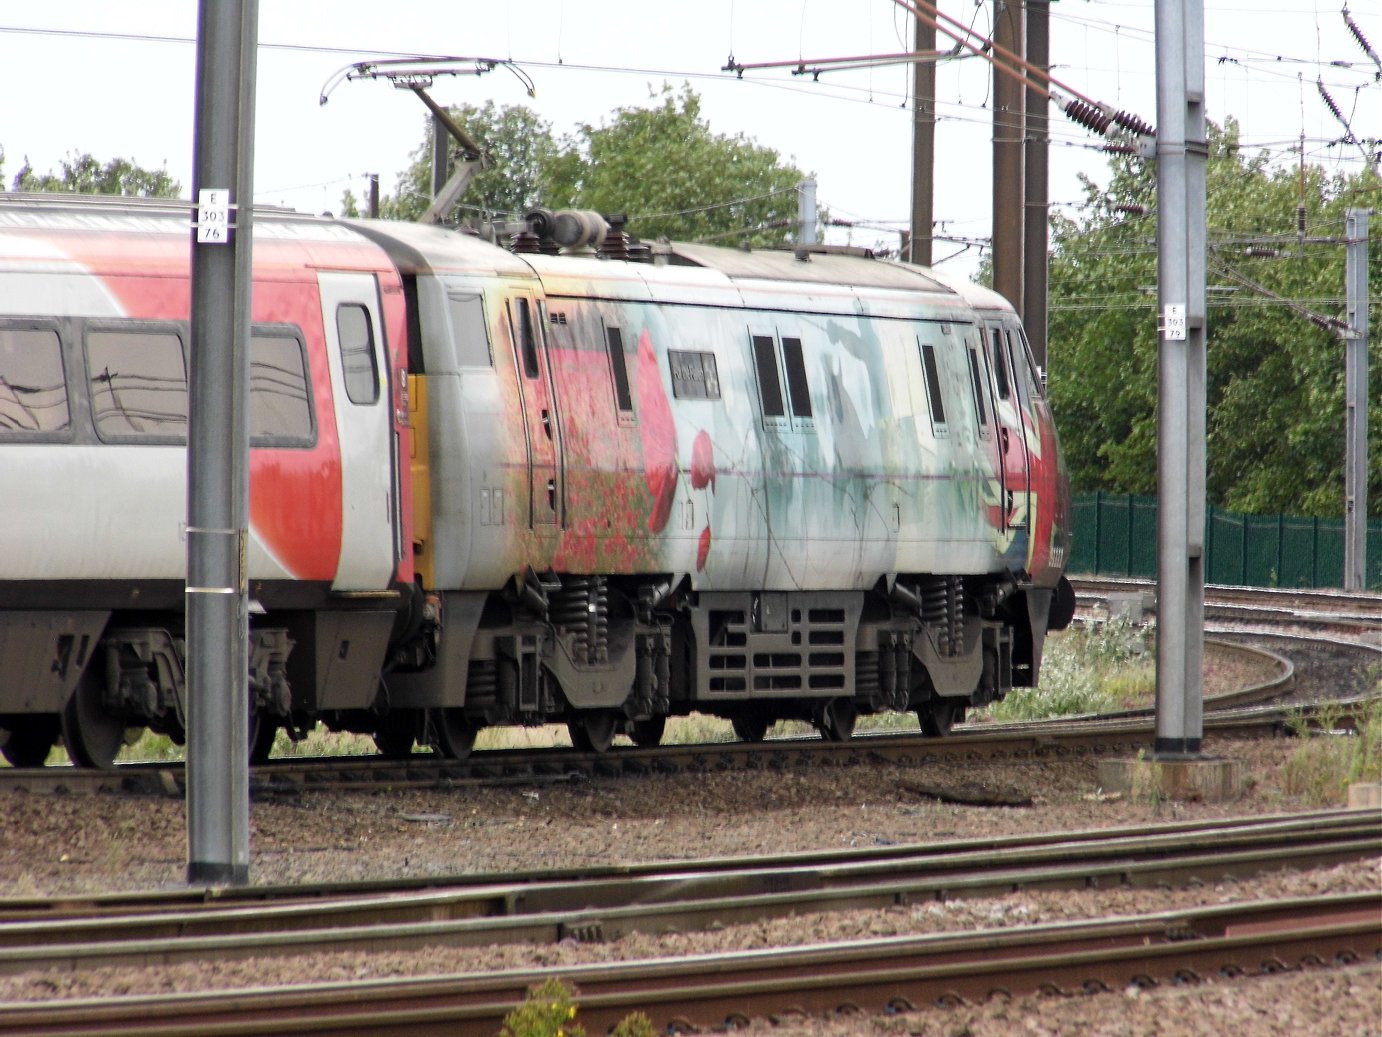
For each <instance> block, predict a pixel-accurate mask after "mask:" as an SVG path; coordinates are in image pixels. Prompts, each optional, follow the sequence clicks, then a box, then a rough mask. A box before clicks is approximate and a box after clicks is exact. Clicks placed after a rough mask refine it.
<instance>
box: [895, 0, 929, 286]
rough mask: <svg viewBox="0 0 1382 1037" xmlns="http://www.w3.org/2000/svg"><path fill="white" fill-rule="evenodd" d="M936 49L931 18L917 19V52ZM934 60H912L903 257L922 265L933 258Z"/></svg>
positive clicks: (922, 52)
mask: <svg viewBox="0 0 1382 1037" xmlns="http://www.w3.org/2000/svg"><path fill="white" fill-rule="evenodd" d="M935 49H936V26H935V23H934V22H927V21H925V20H923V19H921V18H918V19H917V44H916V51H917V53H918V54H926V53H929V52H931V51H934V50H935ZM935 168H936V63H935V62H934V61H916V62H913V63H912V233H911V237H910V239H909V241H908V250H907V252H906V253H905V254H904V255H903V257H902V258H904V259H906V260H907V261H908V262H911V263H918V264H920V265H921V266H930V265H931V262H932V252H931V245H932V237H931V235H932V233H933V231H932V225H933V224H934V222H935V218H936V215H935V213H936V209H935V206H936V199H935Z"/></svg>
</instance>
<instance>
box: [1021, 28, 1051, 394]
mask: <svg viewBox="0 0 1382 1037" xmlns="http://www.w3.org/2000/svg"><path fill="white" fill-rule="evenodd" d="M1027 61H1028V62H1029V63H1030V64H1032V65H1035V66H1036V67H1037V68H1039V69H1041V71H1043V72H1046V71H1048V69H1049V66H1050V64H1051V4H1050V0H1027ZM1025 93H1026V105H1027V133H1026V141H1025V152H1026V162H1025V165H1024V168H1023V181H1024V186H1023V194H1024V196H1025V202H1026V208H1025V209H1024V212H1023V229H1022V323H1023V325H1024V326H1025V327H1026V329H1027V340H1028V341H1029V342H1030V343H1031V346H1032V357H1033V359H1034V360H1036V362H1037V366H1038V367H1040V368H1041V369H1042V370H1045V369H1046V366H1047V362H1046V288H1047V273H1048V262H1047V260H1048V256H1047V252H1048V249H1049V240H1050V233H1049V228H1048V216H1049V214H1048V211H1047V210H1048V207H1049V205H1050V199H1049V198H1048V197H1047V196H1048V194H1049V191H1050V188H1049V184H1048V180H1049V175H1048V159H1049V158H1050V155H1049V151H1050V138H1049V137H1048V136H1047V128H1046V124H1047V119H1046V106H1047V105H1048V104H1049V103H1050V101H1048V100H1047V98H1045V97H1043V96H1042V95H1041V94H1039V93H1037V92H1036V91H1035V90H1027V91H1025Z"/></svg>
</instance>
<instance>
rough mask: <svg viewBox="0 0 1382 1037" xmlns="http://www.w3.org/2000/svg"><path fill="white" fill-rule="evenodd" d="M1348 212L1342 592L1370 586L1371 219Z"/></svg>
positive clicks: (1361, 212) (1356, 211)
mask: <svg viewBox="0 0 1382 1037" xmlns="http://www.w3.org/2000/svg"><path fill="white" fill-rule="evenodd" d="M1371 213H1372V210H1371V209H1350V210H1348V215H1347V222H1346V224H1345V228H1346V229H1345V231H1344V237H1345V238H1347V239H1348V244H1347V246H1346V247H1347V249H1348V252H1347V255H1346V258H1345V264H1344V265H1345V275H1344V277H1345V280H1346V281H1347V308H1348V328H1347V330H1346V331H1345V332H1344V383H1345V385H1344V392H1345V400H1344V407H1345V414H1346V417H1345V436H1346V441H1347V446H1346V449H1345V450H1344V590H1350V591H1360V590H1363V589H1364V588H1365V587H1367V585H1368V217H1369V215H1371Z"/></svg>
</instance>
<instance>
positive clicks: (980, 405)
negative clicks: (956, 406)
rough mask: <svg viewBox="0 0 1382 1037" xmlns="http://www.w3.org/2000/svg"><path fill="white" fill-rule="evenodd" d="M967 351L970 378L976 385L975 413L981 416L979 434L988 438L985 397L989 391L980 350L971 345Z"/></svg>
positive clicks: (987, 412)
mask: <svg viewBox="0 0 1382 1037" xmlns="http://www.w3.org/2000/svg"><path fill="white" fill-rule="evenodd" d="M966 352H967V353H968V354H969V380H970V383H971V384H972V385H973V386H974V413H975V414H977V415H978V416H979V435H980V436H983V437H985V438H987V437H988V426H989V411H988V403H987V402H986V401H985V399H984V397H985V396H986V395H987V393H985V391H984V389H985V386H984V371H983V368H982V367H981V366H980V363H979V350H978V349H976V348H975V347H974V346H970V347H969V349H968V350H966Z"/></svg>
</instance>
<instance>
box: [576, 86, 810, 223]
mask: <svg viewBox="0 0 1382 1037" xmlns="http://www.w3.org/2000/svg"><path fill="white" fill-rule="evenodd" d="M652 100H654V101H656V102H658V103H657V104H656V105H655V106H654V107H650V108H620V109H618V110H617V111H615V112H614V115H613V118H612V119H611V120H610V121H609V122H608V123H607V124H605V125H602V126H598V127H596V126H591V125H588V124H587V125H582V126H581V127H579V128H578V130H577V132H576V135H575V137H574V138H572V139H569V140H567V141H566V142H565V147H564V149H563V152H562V154H561V156H560V157H559V159H558V161H557V162H556V163H555V164H554V166H553V167H552V168H551V170H550V177H549V187H550V190H551V195H550V198H551V201H550V204H552V205H560V206H570V207H574V208H582V209H595V210H597V211H599V212H604V213H616V212H622V213H626V214H627V215H628V217H629V229H630V231H631V232H632V233H634V234H636V235H637V236H638V237H640V238H643V239H645V240H651V239H654V238H679V239H682V240H690V241H714V240H719V241H721V242H723V243H726V244H735V243H738V242H741V241H744V242H748V243H749V244H752V245H758V246H768V245H785V244H788V243H790V242H791V241H793V240H795V239H796V220H797V185H798V184H799V183H800V182H801V180H802V179H803V177H804V174H803V173H802V172H801V170H799V169H797V168H796V167H795V166H792V165H790V164H784V163H783V162H782V160H781V158H780V157H779V155H778V153H777V152H776V151H773V150H772V149H771V148H765V147H762V146H760V145H757V144H755V143H754V142H753V141H751V140H750V139H748V138H747V137H744V136H743V135H742V134H740V135H735V136H732V137H731V136H725V135H723V134H717V133H712V132H711V130H710V127H709V125H708V124H707V123H706V122H705V120H703V119H702V118H701V104H700V97H699V96H698V95H697V94H696V93H695V91H694V90H692V89H691V88H690V87H689V86H684V87H683V88H682V89H681V91H680V93H677V92H675V91H673V90H672V88H671V87H670V86H666V85H664V86H663V88H662V90H661V92H660V93H655V94H653V95H652Z"/></svg>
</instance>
